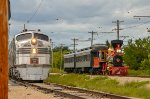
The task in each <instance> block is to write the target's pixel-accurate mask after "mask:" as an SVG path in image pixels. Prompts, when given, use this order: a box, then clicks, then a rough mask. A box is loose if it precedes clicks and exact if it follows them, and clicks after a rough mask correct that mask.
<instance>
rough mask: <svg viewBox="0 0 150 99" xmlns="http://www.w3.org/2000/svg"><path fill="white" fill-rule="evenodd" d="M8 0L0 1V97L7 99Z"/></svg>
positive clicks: (0, 98)
mask: <svg viewBox="0 0 150 99" xmlns="http://www.w3.org/2000/svg"><path fill="white" fill-rule="evenodd" d="M9 7H10V6H9V0H1V1H0V20H1V22H0V35H1V39H0V99H8V19H9V17H10V15H9V14H8V13H10V11H9V10H8V8H9ZM8 11H9V12H8Z"/></svg>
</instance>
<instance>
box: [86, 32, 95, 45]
mask: <svg viewBox="0 0 150 99" xmlns="http://www.w3.org/2000/svg"><path fill="white" fill-rule="evenodd" d="M88 33H91V35H92V38H91V46H92V45H93V39H94V38H93V37H94V34H96V33H97V32H93V31H91V32H88Z"/></svg>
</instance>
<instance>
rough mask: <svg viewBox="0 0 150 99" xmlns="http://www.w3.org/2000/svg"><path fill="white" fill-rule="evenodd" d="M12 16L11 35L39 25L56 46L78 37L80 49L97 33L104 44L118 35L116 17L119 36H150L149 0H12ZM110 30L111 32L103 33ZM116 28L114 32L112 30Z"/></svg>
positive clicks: (99, 41) (96, 37)
mask: <svg viewBox="0 0 150 99" xmlns="http://www.w3.org/2000/svg"><path fill="white" fill-rule="evenodd" d="M10 3H11V19H10V21H9V24H10V27H9V29H10V30H9V38H10V39H12V38H13V37H14V35H15V34H18V33H19V32H20V31H22V30H23V28H24V24H25V25H26V28H27V29H29V30H37V29H40V30H41V31H42V32H43V33H44V34H47V35H48V36H49V37H50V38H51V39H52V41H53V42H54V46H60V44H61V43H63V44H65V46H69V48H70V49H72V48H73V46H72V44H73V40H72V39H73V38H77V39H78V41H76V43H77V44H78V45H76V48H77V49H81V48H85V47H89V46H90V44H91V42H90V41H87V40H88V39H89V38H91V34H90V33H88V32H91V31H94V32H97V33H96V34H94V42H93V43H94V44H105V42H106V40H108V41H111V40H114V39H117V33H116V31H115V30H113V29H114V28H116V27H117V25H116V23H113V21H116V20H120V21H123V22H120V28H122V29H123V30H120V36H128V38H125V39H124V38H121V37H120V39H124V44H127V42H126V41H128V39H131V38H132V39H138V38H144V37H147V36H150V33H148V32H147V28H150V27H149V26H150V17H141V18H140V19H139V18H135V17H133V16H135V15H136V16H150V13H149V12H150V0H10ZM102 32H108V33H102ZM109 32H113V33H109Z"/></svg>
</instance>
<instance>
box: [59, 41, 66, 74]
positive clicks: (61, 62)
mask: <svg viewBox="0 0 150 99" xmlns="http://www.w3.org/2000/svg"><path fill="white" fill-rule="evenodd" d="M63 45H65V44H60V46H61V61H60V73H61V70H62V66H63Z"/></svg>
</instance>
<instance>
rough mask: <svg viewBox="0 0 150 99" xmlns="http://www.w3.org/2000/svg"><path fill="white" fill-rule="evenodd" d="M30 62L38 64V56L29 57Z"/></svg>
mask: <svg viewBox="0 0 150 99" xmlns="http://www.w3.org/2000/svg"><path fill="white" fill-rule="evenodd" d="M30 63H31V64H38V63H39V59H38V58H30Z"/></svg>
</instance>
